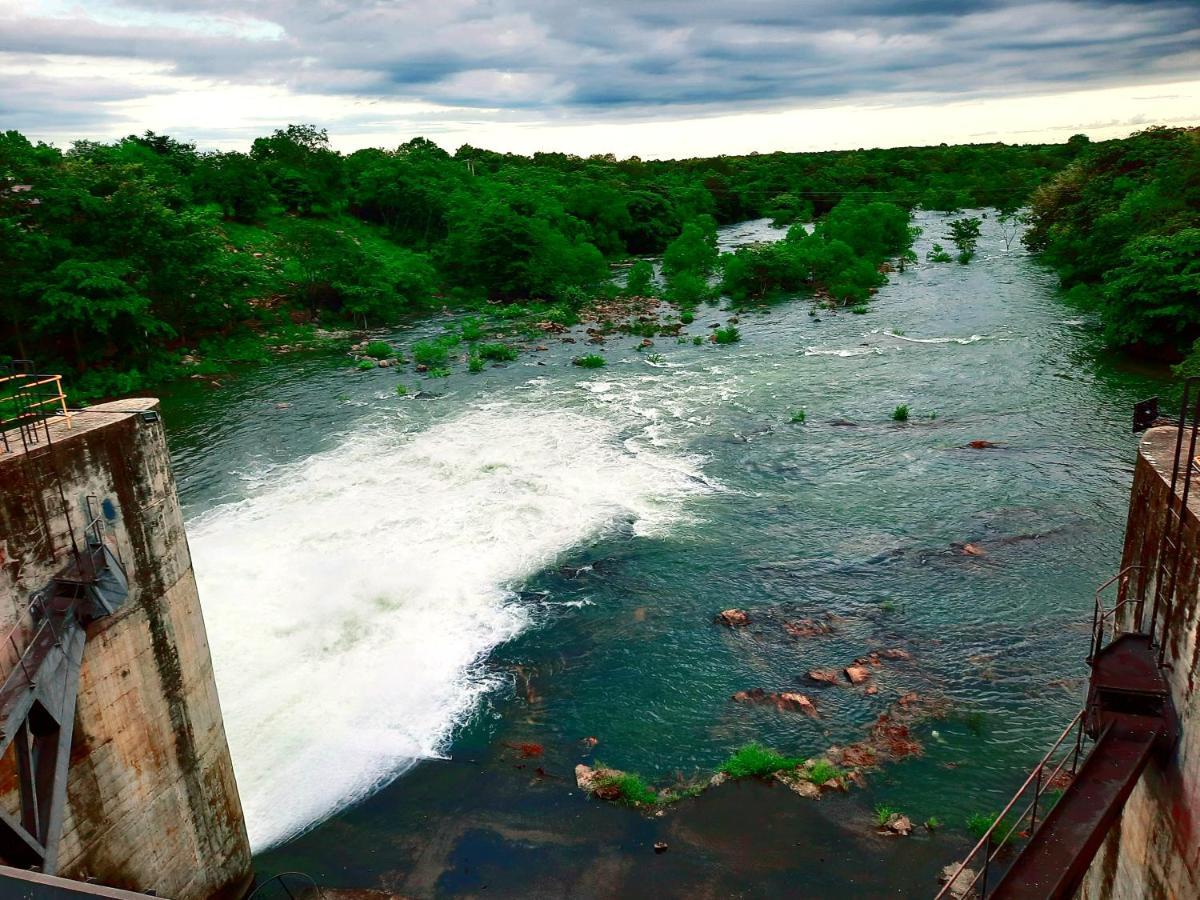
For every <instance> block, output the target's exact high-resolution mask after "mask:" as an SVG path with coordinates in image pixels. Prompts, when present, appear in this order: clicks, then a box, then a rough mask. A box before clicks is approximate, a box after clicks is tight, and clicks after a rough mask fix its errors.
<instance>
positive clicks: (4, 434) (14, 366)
mask: <svg viewBox="0 0 1200 900" xmlns="http://www.w3.org/2000/svg"><path fill="white" fill-rule="evenodd" d="M32 367H33V364H32V363H31V362H30V361H29V360H24V359H22V360H13V361H11V362H9V363H8V372H9V374H7V375H3V376H0V452H9V451H11V450H12V449H13V448H12V446H11V445H10V444H9V440H8V432H9V430H10V429H11V430H16V431H19V432H20V435H21V446H22V447H23V448H24V449H25V451H26V452H28V451H29V447H30V445H31V444H38V443H40V440H39V438H38V425H39V424H42V431H43V432H44V433H45V437H46V443H47V444H48V443H50V427H49V420H50V419H51V418H55V417H58V416H62V417H64V418H65V419H66V422H67V428H70V427H71V410H70V408H68V406H67V395H66V393H65V392H64V391H63V388H62V376H61V375H49V374H41V373H37V372H33V371H32Z"/></svg>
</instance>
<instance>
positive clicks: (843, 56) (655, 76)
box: [0, 0, 1200, 157]
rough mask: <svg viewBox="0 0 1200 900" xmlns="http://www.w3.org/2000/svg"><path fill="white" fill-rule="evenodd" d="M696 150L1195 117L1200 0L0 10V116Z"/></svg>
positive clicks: (467, 2)
mask: <svg viewBox="0 0 1200 900" xmlns="http://www.w3.org/2000/svg"><path fill="white" fill-rule="evenodd" d="M288 122H312V123H316V124H318V125H321V126H324V127H326V128H328V129H329V132H330V135H331V137H332V138H333V140H334V143H335V145H336V146H338V147H339V148H341V149H343V150H351V149H355V148H357V147H362V146H394V145H396V144H398V143H401V142H402V141H404V140H407V139H408V138H410V137H412V136H414V135H417V134H421V135H425V136H426V137H429V138H431V139H433V140H435V141H437V142H438V143H440V144H442V145H443V146H445V147H447V148H448V149H453V148H455V147H457V146H458V145H460V144H462V143H471V144H475V145H477V146H486V147H491V148H495V149H500V150H513V151H520V152H530V151H533V150H538V149H544V150H563V151H567V152H574V153H581V154H587V153H597V152H610V151H611V152H615V153H617V154H618V155H621V156H628V155H631V154H639V155H641V156H644V157H654V156H658V157H661V156H696V155H711V154H714V153H722V152H724V153H736V152H746V151H750V150H763V151H769V150H776V149H785V150H807V149H827V148H841V147H859V146H895V145H901V144H931V143H938V142H941V141H946V142H964V141H992V140H1006V141H1041V140H1047V141H1061V140H1065V139H1066V138H1067V137H1069V136H1070V135H1071V134H1074V133H1076V132H1085V133H1088V134H1090V135H1092V136H1093V137H1097V138H1099V137H1111V136H1118V135H1124V134H1128V133H1129V132H1131V131H1135V130H1137V129H1138V128H1140V127H1145V126H1146V125H1148V124H1200V0H1088V2H1076V0H1030V2H1023V0H604V2H591V0H574V2H572V0H561V2H560V0H306V2H297V0H291V2H289V0H158V2H151V0H86V2H79V0H0V129H7V128H16V129H18V130H20V131H22V132H24V133H26V134H27V135H29V136H31V137H36V138H40V139H43V140H48V141H54V142H56V143H59V144H63V145H65V144H67V143H69V141H70V140H72V139H74V138H77V137H88V138H96V139H105V138H113V137H117V136H120V135H124V134H128V133H131V132H140V131H144V130H145V129H152V130H154V131H159V132H165V133H168V134H171V135H174V136H177V137H180V138H183V139H187V140H193V141H196V142H198V143H199V144H200V145H201V146H203V147H227V148H244V147H245V146H247V145H248V144H249V141H250V140H251V139H252V138H253V137H255V136H256V135H259V134H264V133H269V132H270V131H271V130H272V129H274V128H276V127H279V126H281V125H284V124H286V123H288Z"/></svg>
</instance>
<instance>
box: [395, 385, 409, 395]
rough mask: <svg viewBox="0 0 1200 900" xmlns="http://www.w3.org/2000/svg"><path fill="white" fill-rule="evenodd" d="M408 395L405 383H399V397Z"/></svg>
mask: <svg viewBox="0 0 1200 900" xmlns="http://www.w3.org/2000/svg"><path fill="white" fill-rule="evenodd" d="M407 395H408V388H406V387H405V386H404V385H402V384H398V385H396V396H397V397H404V396H407Z"/></svg>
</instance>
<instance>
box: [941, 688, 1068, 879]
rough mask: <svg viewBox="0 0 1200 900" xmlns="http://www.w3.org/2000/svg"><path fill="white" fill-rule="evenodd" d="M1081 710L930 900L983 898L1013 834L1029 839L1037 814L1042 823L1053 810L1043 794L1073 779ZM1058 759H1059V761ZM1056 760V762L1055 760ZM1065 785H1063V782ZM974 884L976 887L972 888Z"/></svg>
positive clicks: (1059, 787) (1060, 789)
mask: <svg viewBox="0 0 1200 900" xmlns="http://www.w3.org/2000/svg"><path fill="white" fill-rule="evenodd" d="M1083 720H1084V710H1080V711H1079V712H1078V713H1076V714H1075V718H1073V719H1072V720H1071V724H1069V725H1068V726H1067V727H1066V728H1064V729H1063V732H1062V734H1060V735H1059V736H1058V740H1056V741H1055V742H1054V744H1053V745H1052V746H1051V747H1050V749H1049V750H1048V751H1046V755H1045V756H1043V757H1042V760H1041V762H1039V763H1038V764H1037V765H1036V766H1035V767H1034V769H1033V771H1032V772H1030V773H1029V777H1028V778H1026V779H1025V783H1024V784H1022V785H1021V787H1020V788H1019V789H1018V790H1017V792H1016V793H1015V794H1013V797H1012V799H1011V800H1009V801H1008V805H1007V806H1005V807H1004V809H1003V810H1001V811H1000V813H999V815H997V816H996V819H995V821H994V822H992V824H991V826H990V827H989V828H988V830H987V831H986V832H984V834H983V836H982V837H980V839H979V842H978V843H977V844H976V845H975V846H974V847H973V848H972V849H971V852H970V853H968V854H967V856H966V858H965V859H963V861H962V862H961V863H959V864H958V867H957V868H956V869H955V870H954V874H953V875H951V876H950V878H949V880H947V881H946V883H945V884H944V885H943V886H942V889H941V890H940V891H938V893H937V896H936V897H935V898H934V900H942V898H945V897H968V896H971V892H972V891H974V890H976V889H978V891H979V897H980V898H981V900H984V898H986V897H987V891H988V876H989V875H990V873H991V868H992V865H993V863H995V861H996V858H997V857H998V856H1000V854H1001V853H1002V852H1003V851H1004V849H1005V847H1007V846H1008V844H1009V842H1010V841H1011V840H1012V838H1013V836H1014V835H1017V836H1021V837H1032V836H1033V835H1034V834H1035V833H1036V831H1037V827H1038V814H1039V813H1041V815H1042V820H1043V821H1044V820H1045V815H1046V814H1047V813H1048V812H1049V811H1050V809H1051V808H1053V803H1051V802H1048V801H1044V800H1043V798H1044V797H1045V796H1046V794H1047V793H1051V792H1053V793H1058V792H1061V791H1062V790H1064V789H1065V787H1066V785H1067V784H1069V783H1070V780H1069V779H1071V778H1074V776H1075V773H1076V772H1077V771H1078V769H1079V760H1080V757H1081V756H1082V755H1083V742H1084V740H1085V739H1086V737H1087V735H1086V734H1085V732H1084V727H1083ZM1072 731H1073V732H1075V739H1074V740H1073V741H1071V740H1069V738H1070V737H1071V732H1072ZM1059 757H1060V758H1059ZM1056 758H1057V762H1056V761H1055V760H1056ZM1064 782H1065V783H1064ZM1026 797H1027V798H1028V799H1027V802H1026V803H1025V807H1024V809H1022V810H1021V812H1020V813H1019V814H1018V815H1017V816H1016V818H1015V819H1012V820H1011V821H1010V820H1009V816H1010V815H1011V814H1012V812H1013V810H1014V808H1016V807H1018V806H1019V805H1020V803H1021V802H1022V798H1026ZM1026 822H1028V827H1027V828H1022V825H1024V823H1026ZM976 858H978V859H979V862H978V865H979V869H978V870H974V869H971V863H972V862H974V861H975V860H976ZM968 871H970V872H971V873H972V874H971V875H970V877H969V880H967V881H965V882H963V883H960V882H959V879H960V878H962V877H964V874H965V873H966V872H968ZM976 885H978V888H976Z"/></svg>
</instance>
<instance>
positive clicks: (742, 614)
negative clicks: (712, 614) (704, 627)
mask: <svg viewBox="0 0 1200 900" xmlns="http://www.w3.org/2000/svg"><path fill="white" fill-rule="evenodd" d="M717 624H719V625H725V626H727V627H729V628H740V627H741V626H743V625H749V624H750V616H749V614H748V613H747V612H746V611H745V610H744V609H726V610H723V611H722V612H719V613H717Z"/></svg>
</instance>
